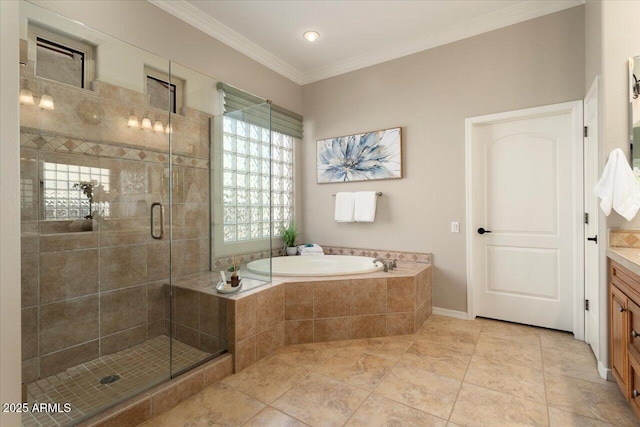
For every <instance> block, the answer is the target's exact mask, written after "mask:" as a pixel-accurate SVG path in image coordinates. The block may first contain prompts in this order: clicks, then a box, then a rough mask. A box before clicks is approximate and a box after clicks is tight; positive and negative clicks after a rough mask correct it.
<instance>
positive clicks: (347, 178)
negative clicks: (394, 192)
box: [317, 127, 402, 184]
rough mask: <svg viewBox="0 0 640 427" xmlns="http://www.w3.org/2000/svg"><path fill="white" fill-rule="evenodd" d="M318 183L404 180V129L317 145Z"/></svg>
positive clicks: (327, 141)
mask: <svg viewBox="0 0 640 427" xmlns="http://www.w3.org/2000/svg"><path fill="white" fill-rule="evenodd" d="M317 168H318V183H319V184H325V183H330V182H351V181H372V180H378V179H399V178H402V128H399V127H397V128H392V129H385V130H377V131H373V132H367V133H359V134H355V135H347V136H340V137H337V138H329V139H322V140H319V141H318V142H317Z"/></svg>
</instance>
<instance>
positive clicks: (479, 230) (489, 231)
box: [478, 227, 491, 234]
mask: <svg viewBox="0 0 640 427" xmlns="http://www.w3.org/2000/svg"><path fill="white" fill-rule="evenodd" d="M484 233H491V230H485V229H484V228H482V227H480V228H478V234H484Z"/></svg>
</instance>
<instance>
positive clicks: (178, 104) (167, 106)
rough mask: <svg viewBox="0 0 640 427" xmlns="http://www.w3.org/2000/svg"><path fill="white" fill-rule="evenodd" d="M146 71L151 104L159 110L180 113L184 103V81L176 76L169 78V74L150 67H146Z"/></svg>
mask: <svg viewBox="0 0 640 427" xmlns="http://www.w3.org/2000/svg"><path fill="white" fill-rule="evenodd" d="M144 73H145V76H146V79H147V81H146V84H147V95H148V96H149V105H150V106H151V107H153V108H158V109H159V110H163V111H167V110H169V111H170V112H172V113H174V114H176V113H179V112H180V111H181V110H182V104H183V102H182V94H183V93H184V92H183V88H184V81H183V80H181V79H179V78H176V77H172V78H171V79H169V76H168V75H167V74H165V73H162V72H160V71H156V70H154V69H152V68H148V67H145V69H144ZM169 81H171V83H169Z"/></svg>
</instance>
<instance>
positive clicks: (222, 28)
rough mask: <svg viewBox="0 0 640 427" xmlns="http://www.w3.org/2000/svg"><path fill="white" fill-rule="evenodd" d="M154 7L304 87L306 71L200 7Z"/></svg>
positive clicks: (170, 3) (166, 3)
mask: <svg viewBox="0 0 640 427" xmlns="http://www.w3.org/2000/svg"><path fill="white" fill-rule="evenodd" d="M147 1H148V2H149V3H151V4H153V5H154V6H157V7H159V8H160V9H162V10H164V11H165V12H167V13H170V14H171V15H173V16H175V17H176V18H178V19H180V20H182V21H184V22H186V23H187V24H189V25H191V26H192V27H195V28H197V29H198V30H200V31H202V32H203V33H205V34H207V35H209V36H211V37H213V38H214V39H217V40H219V41H221V42H222V43H224V44H226V45H227V46H230V47H232V48H233V49H235V50H237V51H238V52H240V53H242V54H244V55H246V56H248V57H249V58H251V59H253V60H254V61H256V62H259V63H260V64H262V65H264V66H265V67H267V68H270V69H271V70H273V71H275V72H276V73H278V74H281V75H282V76H284V77H286V78H288V79H289V80H291V81H293V82H295V83H297V84H299V85H301V84H302V80H303V76H304V75H303V73H302V71H300V70H298V69H296V68H295V67H293V66H291V65H289V64H288V63H287V62H285V61H283V60H282V59H280V58H278V57H277V56H275V55H274V54H272V53H271V52H269V51H268V50H266V49H264V48H262V47H260V46H258V45H257V44H256V43H254V42H252V41H251V40H249V39H248V38H246V37H244V36H243V35H241V34H240V33H238V32H236V31H234V30H232V29H231V28H229V27H227V26H226V25H224V24H223V23H222V22H220V21H218V20H217V19H215V18H212V17H211V16H209V15H207V14H206V13H204V12H202V11H201V10H200V9H198V8H197V7H195V6H193V5H191V4H190V3H188V2H187V1H185V0H177V1H176V0H147Z"/></svg>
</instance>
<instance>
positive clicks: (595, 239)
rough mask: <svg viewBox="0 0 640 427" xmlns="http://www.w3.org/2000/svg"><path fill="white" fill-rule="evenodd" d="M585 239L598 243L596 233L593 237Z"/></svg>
mask: <svg viewBox="0 0 640 427" xmlns="http://www.w3.org/2000/svg"><path fill="white" fill-rule="evenodd" d="M587 240H588V241H590V242H593V243H595V244H596V245H597V244H598V235H597V234H596V235H595V236H593V237H587Z"/></svg>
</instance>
